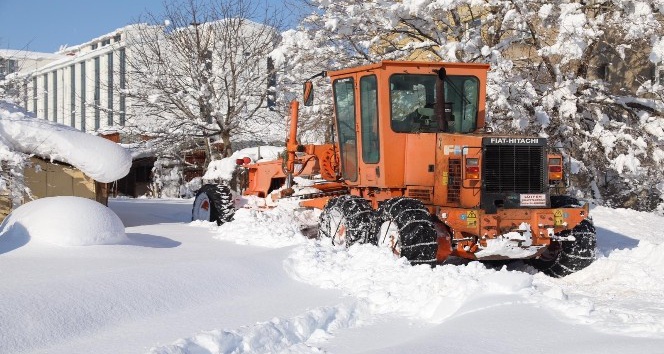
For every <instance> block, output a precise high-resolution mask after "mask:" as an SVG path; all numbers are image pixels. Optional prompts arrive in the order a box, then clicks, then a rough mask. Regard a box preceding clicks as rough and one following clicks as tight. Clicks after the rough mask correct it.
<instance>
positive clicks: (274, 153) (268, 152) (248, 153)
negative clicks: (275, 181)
mask: <svg viewBox="0 0 664 354" xmlns="http://www.w3.org/2000/svg"><path fill="white" fill-rule="evenodd" d="M283 152H284V148H283V147H276V146H259V147H251V148H246V149H241V150H238V151H235V152H234V153H233V154H232V155H231V156H229V157H226V158H223V159H220V160H214V161H211V162H210V163H209V164H208V167H207V170H206V171H205V175H204V176H203V179H204V180H209V181H217V180H226V181H228V180H230V179H231V177H232V176H233V171H235V169H236V168H237V164H236V162H235V161H236V160H237V159H242V158H245V157H248V158H250V159H251V163H254V162H259V161H272V160H276V159H278V158H279V154H281V153H283Z"/></svg>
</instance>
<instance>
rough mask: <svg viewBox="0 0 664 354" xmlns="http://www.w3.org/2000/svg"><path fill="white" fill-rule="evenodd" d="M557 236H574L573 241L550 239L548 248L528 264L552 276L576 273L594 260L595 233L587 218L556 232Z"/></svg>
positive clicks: (560, 276)
mask: <svg viewBox="0 0 664 354" xmlns="http://www.w3.org/2000/svg"><path fill="white" fill-rule="evenodd" d="M558 235H559V236H574V238H575V239H576V240H575V241H563V242H559V241H552V242H551V245H549V248H548V249H547V250H546V251H545V252H544V253H543V254H542V255H541V256H540V258H537V259H531V260H529V261H528V264H530V265H532V266H533V267H535V268H536V269H537V270H539V271H540V272H542V273H544V274H546V275H548V276H551V277H554V278H562V277H564V276H567V275H570V274H572V273H576V272H578V271H580V270H581V269H583V268H586V267H587V266H589V265H590V264H592V263H593V262H594V261H595V256H596V246H597V235H596V234H595V227H594V226H593V224H592V223H591V222H590V221H589V220H583V221H581V223H579V225H576V226H575V227H574V228H573V229H572V230H565V231H562V232H560V233H558Z"/></svg>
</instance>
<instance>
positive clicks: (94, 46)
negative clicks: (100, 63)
mask: <svg viewBox="0 0 664 354" xmlns="http://www.w3.org/2000/svg"><path fill="white" fill-rule="evenodd" d="M98 46H99V43H93V44H92V45H91V46H90V48H91V49H92V50H94V49H97V47H98Z"/></svg>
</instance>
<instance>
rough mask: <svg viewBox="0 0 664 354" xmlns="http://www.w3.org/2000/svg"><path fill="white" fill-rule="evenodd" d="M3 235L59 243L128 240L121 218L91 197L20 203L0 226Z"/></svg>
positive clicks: (105, 242) (86, 243)
mask: <svg viewBox="0 0 664 354" xmlns="http://www.w3.org/2000/svg"><path fill="white" fill-rule="evenodd" d="M53 230H58V232H57V233H54V232H53ZM3 238H7V239H13V240H21V239H25V240H29V242H31V243H32V242H35V243H41V244H44V243H47V244H53V245H58V246H89V245H104V244H116V243H123V242H127V241H128V239H127V237H126V235H125V230H124V225H123V224H122V221H121V220H120V218H119V217H118V216H117V215H115V213H114V212H113V211H112V210H110V209H109V208H107V207H106V206H104V205H102V204H100V203H98V202H96V201H94V200H90V199H85V198H80V197H69V196H63V197H48V198H42V199H37V200H33V201H31V202H29V203H26V204H23V205H21V206H20V207H18V208H17V209H16V210H14V211H13V212H12V213H11V214H10V215H9V216H8V217H7V218H5V220H4V221H3V223H2V225H0V240H2V239H3Z"/></svg>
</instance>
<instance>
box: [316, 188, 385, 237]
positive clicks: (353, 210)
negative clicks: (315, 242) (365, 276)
mask: <svg viewBox="0 0 664 354" xmlns="http://www.w3.org/2000/svg"><path fill="white" fill-rule="evenodd" d="M319 221H320V222H319V225H320V228H319V229H318V237H319V238H320V239H330V240H331V242H332V244H333V245H344V246H346V247H349V246H350V245H352V244H354V243H355V242H360V243H366V242H367V241H368V240H369V239H370V236H371V232H372V231H373V229H374V225H375V222H376V216H375V214H374V211H373V209H372V208H371V204H370V203H369V201H368V200H366V199H364V198H361V197H358V196H354V195H342V196H340V197H337V198H332V199H330V200H329V201H328V202H327V204H326V205H325V208H323V212H322V213H321V214H320V219H319Z"/></svg>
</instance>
